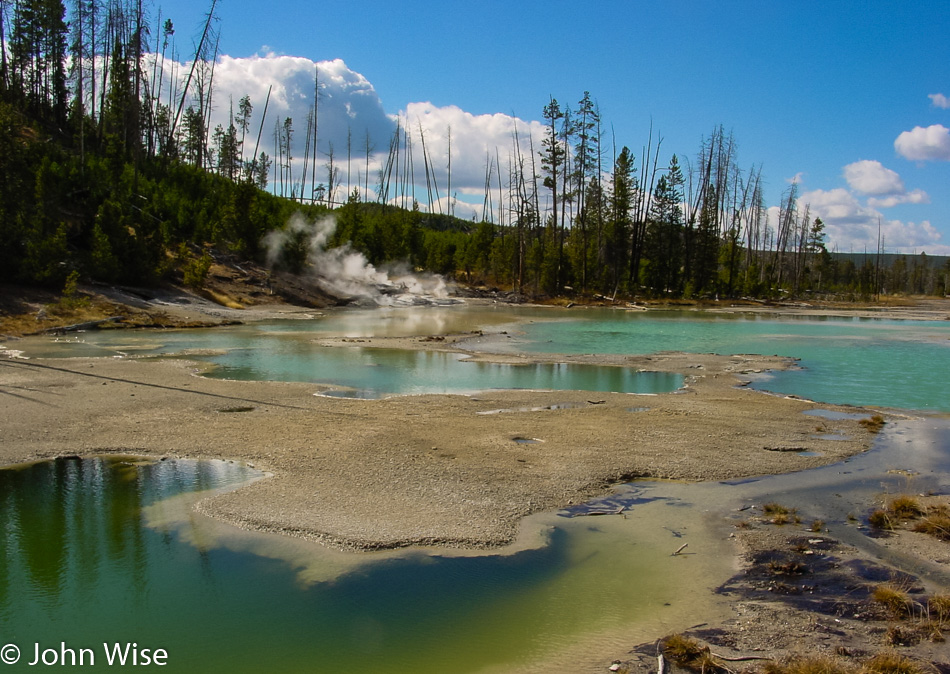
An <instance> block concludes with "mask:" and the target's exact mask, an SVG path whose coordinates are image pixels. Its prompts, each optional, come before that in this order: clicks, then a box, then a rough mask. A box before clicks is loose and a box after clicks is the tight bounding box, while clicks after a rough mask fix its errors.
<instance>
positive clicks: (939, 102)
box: [927, 94, 950, 110]
mask: <svg viewBox="0 0 950 674" xmlns="http://www.w3.org/2000/svg"><path fill="white" fill-rule="evenodd" d="M927 98H929V99H930V100H931V101H933V104H934V107H935V108H943V109H944V110H946V109H947V108H950V98H947V97H946V96H944V95H943V94H930V95H929V96H927Z"/></svg>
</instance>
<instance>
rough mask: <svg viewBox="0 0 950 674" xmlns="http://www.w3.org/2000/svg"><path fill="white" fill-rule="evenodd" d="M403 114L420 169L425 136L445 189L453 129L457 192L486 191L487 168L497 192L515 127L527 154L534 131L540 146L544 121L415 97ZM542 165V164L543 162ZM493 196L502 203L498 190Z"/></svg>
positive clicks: (505, 177)
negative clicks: (477, 112) (473, 111)
mask: <svg viewBox="0 0 950 674" xmlns="http://www.w3.org/2000/svg"><path fill="white" fill-rule="evenodd" d="M400 117H401V118H402V119H403V120H404V121H403V123H404V125H406V126H408V128H409V132H410V135H411V137H412V141H413V152H414V153H418V155H417V156H416V166H417V167H418V168H417V170H420V169H421V165H422V164H423V161H422V140H423V136H424V139H425V149H426V154H427V155H428V157H429V160H430V161H431V164H432V167H431V168H432V170H433V174H434V176H435V178H436V181H437V183H438V185H439V189H440V191H441V192H440V193H444V190H445V189H446V188H447V187H448V153H449V136H450V132H451V143H452V192H453V194H454V193H456V192H459V193H462V194H469V195H473V194H478V195H482V194H483V193H484V188H485V177H486V172H487V171H488V170H490V171H491V180H490V184H491V187H492V190H493V191H495V192H497V189H498V187H497V186H498V171H499V164H500V170H501V180H502V184H503V185H504V184H507V182H508V167H509V165H510V163H511V161H512V154H513V153H514V150H513V148H514V144H515V131H516V130H517V134H518V140H519V144H520V146H521V153H522V154H523V155H524V156H525V157H528V153H529V143H530V141H529V136H533V143H534V149H535V151H537V150H538V149H540V147H541V135H542V134H543V127H542V125H541V123H540V122H526V121H524V120H522V119H519V118H517V117H512V116H511V115H505V114H500V113H496V114H493V115H473V114H471V113H469V112H465V111H464V110H462V109H461V108H459V107H457V106H454V105H449V106H445V107H438V106H434V105H432V104H431V103H410V104H409V105H407V106H406V109H405V110H403V111H402V112H400ZM420 127H421V131H420ZM538 166H539V167H540V164H538ZM526 170H527V171H530V167H526ZM539 170H540V169H539ZM503 191H504V189H503ZM493 198H494V200H495V202H496V203H497V200H498V197H497V194H496V195H494V197H493Z"/></svg>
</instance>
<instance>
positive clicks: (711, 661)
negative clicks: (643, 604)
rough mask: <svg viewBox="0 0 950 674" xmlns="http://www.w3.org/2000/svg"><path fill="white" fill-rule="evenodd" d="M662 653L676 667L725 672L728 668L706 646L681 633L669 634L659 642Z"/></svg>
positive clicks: (698, 670)
mask: <svg viewBox="0 0 950 674" xmlns="http://www.w3.org/2000/svg"><path fill="white" fill-rule="evenodd" d="M661 648H662V650H663V655H665V656H666V657H667V658H669V659H670V660H672V661H673V662H674V663H675V664H676V665H677V666H678V667H681V668H683V669H688V670H690V671H693V672H703V673H704V674H705V673H706V672H727V671H728V670H727V669H726V668H725V667H724V666H723V664H722V663H721V662H719V661H718V660H717V659H716V657H715V656H714V655H713V654H712V653H710V652H709V647H708V646H701V645H700V644H699V642H698V641H696V640H695V639H691V638H689V637H687V636H684V635H682V634H671V635H670V636H668V637H666V638H665V639H663V641H662V643H661Z"/></svg>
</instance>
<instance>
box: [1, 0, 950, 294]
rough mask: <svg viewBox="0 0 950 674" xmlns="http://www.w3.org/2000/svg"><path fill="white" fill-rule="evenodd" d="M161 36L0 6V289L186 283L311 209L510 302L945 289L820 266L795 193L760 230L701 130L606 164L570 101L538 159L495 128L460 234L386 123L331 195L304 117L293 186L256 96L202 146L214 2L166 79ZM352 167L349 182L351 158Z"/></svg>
mask: <svg viewBox="0 0 950 674" xmlns="http://www.w3.org/2000/svg"><path fill="white" fill-rule="evenodd" d="M215 1H216V0H215ZM67 19H68V21H67ZM174 33H175V31H174V26H173V24H172V22H171V21H170V20H168V19H167V18H166V19H164V20H163V19H162V17H161V16H160V14H159V16H158V17H155V18H153V19H152V20H151V21H149V20H148V19H147V17H146V14H145V11H144V9H143V4H142V0H107V1H105V2H101V1H99V0H76V1H75V2H74V3H73V4H72V5H71V6H70V7H69V11H68V12H67V7H66V5H65V4H64V2H63V0H0V44H2V45H3V49H2V50H0V236H2V241H3V245H2V246H0V280H3V281H7V282H15V283H25V284H39V285H46V286H51V287H62V286H63V284H64V283H65V282H66V280H67V279H68V278H70V277H73V279H75V278H76V277H77V276H78V277H81V278H85V279H90V280H99V281H104V282H125V283H137V284H141V283H154V282H158V281H160V280H161V279H163V278H165V277H169V276H170V275H172V274H180V273H182V272H183V271H185V272H187V271H189V270H191V272H192V273H191V277H190V278H191V281H192V282H195V283H200V282H201V275H200V273H199V274H197V276H196V274H195V273H194V270H195V269H198V270H200V269H201V264H200V259H198V258H199V257H200V253H199V251H200V250H201V248H202V247H203V246H215V247H217V248H220V249H225V250H229V251H231V252H233V253H236V254H238V255H240V256H244V257H246V258H248V259H260V258H261V257H262V255H263V251H262V243H261V242H262V239H263V237H264V235H265V234H266V233H267V232H269V231H271V230H273V229H277V228H281V227H283V226H284V225H285V223H287V222H288V221H289V220H290V218H291V216H292V215H293V214H294V213H297V212H302V213H303V214H304V215H305V216H306V217H309V218H312V219H317V218H321V217H323V216H325V215H326V214H327V213H328V212H330V211H332V212H333V214H334V217H335V219H336V221H337V228H336V231H335V234H334V236H333V239H332V240H331V242H330V243H331V245H342V244H345V243H349V244H350V245H352V246H353V247H354V248H355V249H357V250H359V251H362V252H363V253H364V254H365V255H366V257H367V258H368V260H369V261H370V262H372V263H374V264H377V265H379V264H382V263H386V262H394V261H400V262H409V263H410V264H412V265H413V266H415V267H417V268H420V269H424V270H427V271H433V272H438V273H441V274H446V275H450V276H453V277H455V278H457V279H460V280H464V281H469V282H479V283H487V284H492V285H496V286H499V287H505V288H510V289H512V290H515V291H517V292H520V293H522V294H525V295H549V296H550V295H561V294H573V293H587V294H595V293H596V294H600V295H604V296H609V297H633V296H638V297H670V298H679V297H682V298H698V297H709V296H726V297H729V296H740V295H749V296H757V297H770V296H773V297H774V296H778V295H783V296H789V295H791V296H796V295H803V294H804V293H815V292H818V293H839V294H847V295H849V296H854V297H857V296H861V297H869V296H872V295H876V294H880V293H914V294H946V293H947V290H948V283H950V263H945V264H942V265H938V264H935V263H934V261H933V260H931V259H929V258H928V257H927V256H926V255H925V254H920V255H916V256H912V257H910V258H908V257H905V256H898V257H896V258H893V257H887V256H884V255H882V254H881V253H883V252H884V251H883V245H882V244H880V245H879V246H878V249H877V250H875V251H870V253H871V254H869V255H866V256H864V258H863V260H860V264H857V263H856V259H855V258H854V257H850V256H837V255H833V254H832V253H830V252H829V251H828V250H827V247H826V243H825V234H824V225H823V223H822V222H821V220H820V219H819V218H816V217H813V216H812V215H811V214H810V213H809V209H808V208H807V207H802V206H801V205H800V204H799V199H798V194H797V186H796V185H791V186H790V187H789V188H788V190H787V191H786V193H785V194H784V195H783V198H782V203H781V205H780V208H779V215H778V218H777V220H775V219H774V218H773V221H772V222H771V225H770V222H769V219H768V217H767V208H766V204H765V198H764V195H763V180H762V176H761V169H760V168H757V167H755V166H752V167H749V168H745V169H744V168H742V167H741V166H740V165H739V161H738V156H737V155H738V152H737V145H736V142H735V140H734V139H733V137H732V136H731V134H728V133H726V132H725V130H724V129H723V128H722V127H721V126H720V127H714V128H713V129H712V131H711V133H710V134H709V136H708V137H707V138H705V139H704V140H703V141H702V143H701V146H700V148H699V150H698V152H697V154H696V156H695V157H693V158H692V159H689V158H686V157H677V156H676V155H671V156H669V157H664V158H662V159H661V149H662V141H661V140H660V139H658V138H654V137H653V135H652V133H651V135H650V137H649V138H648V139H647V142H646V143H645V144H644V145H643V146H641V147H640V149H639V151H638V152H636V153H635V152H633V151H632V150H631V149H630V148H629V147H627V146H621V147H620V148H619V149H618V148H617V145H616V143H615V142H614V140H613V139H611V141H610V143H609V144H608V143H607V141H606V139H605V137H606V134H605V131H604V126H605V124H604V122H603V121H602V119H601V116H600V112H599V110H598V108H597V105H596V103H595V102H594V100H593V99H592V98H591V96H590V94H589V93H586V92H585V93H584V94H583V96H582V97H581V98H580V100H579V101H578V102H577V103H576V104H575V105H574V106H573V107H572V106H569V105H562V104H561V103H559V102H558V101H557V100H556V99H554V98H551V99H550V100H549V101H547V103H546V104H545V105H544V106H543V109H542V119H543V124H544V134H543V138H542V139H541V140H540V146H539V147H535V139H532V138H521V137H519V136H518V133H517V130H514V131H513V133H512V138H511V147H509V148H506V154H507V157H508V160H507V163H506V164H505V165H504V166H503V165H502V162H501V161H500V159H499V157H500V156H501V153H500V152H498V151H496V158H495V159H489V160H488V162H487V165H486V179H485V204H486V206H485V208H484V209H483V212H482V218H481V221H477V222H476V221H469V220H462V219H459V218H456V217H453V216H452V215H449V214H443V213H438V212H432V211H433V207H432V197H431V194H432V183H431V182H430V173H432V170H431V166H430V165H431V164H432V163H433V158H432V157H431V156H429V155H428V154H427V153H426V148H425V146H424V145H423V148H422V152H421V155H422V157H423V159H424V161H425V175H426V186H427V189H428V191H429V195H430V196H429V204H428V209H427V210H423V208H422V207H421V205H420V204H419V202H418V201H417V200H416V199H415V196H414V195H415V187H414V186H411V185H410V180H409V179H408V178H407V176H412V175H414V173H413V169H412V167H411V166H407V164H406V162H407V158H408V159H409V160H411V157H412V145H411V143H412V140H411V139H410V136H409V133H408V131H406V130H404V129H402V128H400V127H399V126H397V129H396V132H395V135H394V137H393V139H392V142H391V144H390V153H389V158H388V160H384V161H382V162H380V164H381V166H380V168H379V170H378V175H377V178H376V180H375V182H374V185H373V187H372V189H371V188H370V186H369V180H368V175H364V176H363V182H362V185H360V180H356V181H355V183H356V185H358V186H356V187H352V188H351V187H350V185H351V181H350V180H349V176H347V179H346V181H345V182H346V185H347V187H346V188H345V189H343V190H342V191H344V192H345V191H347V190H348V191H349V194H347V195H346V196H345V197H341V198H336V197H335V195H337V194H339V192H340V191H341V186H342V184H343V181H342V180H341V179H340V178H339V166H338V165H336V164H335V163H334V158H333V155H332V152H331V153H330V155H329V157H328V161H327V162H325V163H324V164H323V165H322V166H320V169H319V170H320V172H321V175H325V176H326V182H325V183H320V184H319V185H318V184H317V178H316V175H317V170H318V163H319V161H318V158H317V154H318V153H317V142H316V141H317V138H316V129H317V109H316V106H314V110H313V111H312V113H311V115H310V116H309V117H308V119H307V120H306V148H307V149H306V151H305V153H304V157H303V161H302V170H301V162H300V158H296V159H295V158H294V157H292V152H291V148H292V147H293V144H292V142H291V141H292V135H293V120H291V119H289V118H288V119H284V120H280V119H277V120H276V121H275V123H274V125H273V141H274V142H273V147H274V151H275V156H273V157H272V156H269V155H268V154H267V152H266V151H262V150H261V147H262V146H261V138H262V135H263V132H264V126H265V125H264V120H265V119H266V109H267V101H266V100H265V101H263V102H261V101H257V102H252V101H251V100H250V99H249V97H247V96H245V97H243V98H242V99H241V100H240V101H239V102H238V104H237V108H236V109H235V108H234V107H233V105H232V108H231V113H230V115H229V123H228V124H227V126H226V127H225V126H224V125H222V124H218V125H216V126H215V127H214V128H211V112H210V111H211V108H212V99H213V95H214V63H215V59H216V57H217V37H216V22H215V19H214V2H212V5H211V9H210V11H209V13H208V15H207V21H206V22H205V24H204V26H203V29H202V31H201V36H200V39H199V40H198V42H197V47H196V51H195V53H194V54H193V55H192V56H193V58H192V59H191V60H190V61H188V62H187V63H188V64H189V66H188V70H187V72H184V71H183V72H166V59H165V57H166V55H167V54H170V55H171V56H173V57H175V56H176V52H175V47H174ZM169 50H170V52H169ZM171 60H172V61H175V62H176V64H177V60H176V59H175V58H173V59H171ZM183 70H184V69H183ZM317 91H318V83H317V82H316V81H315V92H317ZM316 100H317V96H315V97H314V101H316ZM255 106H257V107H258V108H260V107H261V106H263V110H264V114H263V115H261V116H260V119H261V121H260V123H259V124H252V120H253V116H254V114H255ZM255 127H256V128H255ZM421 131H422V130H421V129H420V136H421V137H422V139H423V143H424V135H423V134H422V133H421ZM450 142H451V141H450ZM367 148H368V141H367ZM348 151H349V148H348ZM418 154H419V153H418V151H417V156H418ZM366 164H367V174H368V172H369V150H368V149H367V159H366ZM400 171H402V175H400ZM308 176H309V180H310V187H309V196H308V197H307V198H303V195H304V194H305V193H306V192H307V191H308V190H306V189H305V186H306V184H307V180H308ZM448 182H449V186H451V164H449V174H448ZM360 187H362V188H363V189H362V190H361V189H360ZM420 189H422V188H420ZM449 189H451V187H449ZM436 191H438V189H437V188H436ZM278 194H279V195H281V196H278ZM407 198H408V201H407ZM387 202H388V203H387ZM394 203H396V204H402V207H399V206H395V205H392V204H394ZM297 243H298V244H299V245H297V246H296V247H291V248H290V249H289V250H288V251H287V252H286V254H285V255H284V257H283V264H284V265H285V266H287V267H288V268H289V269H290V270H291V271H301V270H302V268H303V265H304V264H305V261H306V260H305V258H306V245H307V242H306V241H303V240H300V241H298V242H297ZM318 271H319V270H318ZM185 277H186V279H188V278H189V276H188V274H187V273H186V274H185Z"/></svg>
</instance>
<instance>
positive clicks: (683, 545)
mask: <svg viewBox="0 0 950 674" xmlns="http://www.w3.org/2000/svg"><path fill="white" fill-rule="evenodd" d="M687 545H689V543H683V544H682V545H681V546H679V547H678V548H677V549H676V552H674V553H673V556H676V555H678V554H679V553H681V552H683V550H684V549H685V548H686V546H687Z"/></svg>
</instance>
